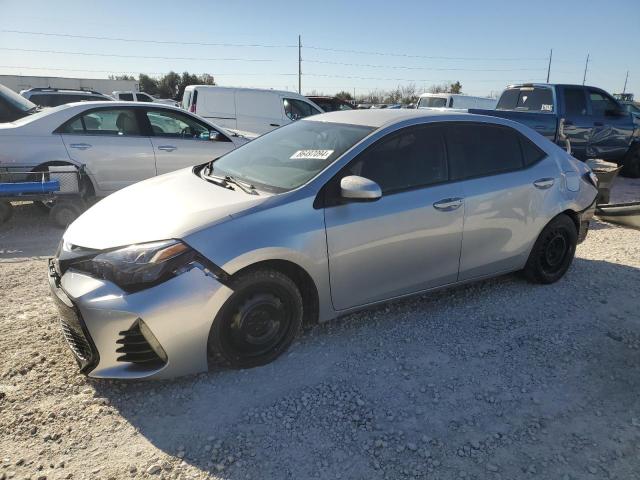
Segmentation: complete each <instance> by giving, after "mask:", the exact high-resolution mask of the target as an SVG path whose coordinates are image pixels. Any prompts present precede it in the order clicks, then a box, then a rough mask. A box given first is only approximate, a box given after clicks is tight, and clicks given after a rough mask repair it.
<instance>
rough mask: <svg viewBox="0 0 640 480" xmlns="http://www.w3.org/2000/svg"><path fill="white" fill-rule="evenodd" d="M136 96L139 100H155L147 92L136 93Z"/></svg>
mask: <svg viewBox="0 0 640 480" xmlns="http://www.w3.org/2000/svg"><path fill="white" fill-rule="evenodd" d="M136 97H138V101H139V102H153V98H151V97H150V96H149V95H147V94H146V93H136Z"/></svg>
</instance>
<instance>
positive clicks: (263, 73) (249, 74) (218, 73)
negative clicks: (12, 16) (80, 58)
mask: <svg viewBox="0 0 640 480" xmlns="http://www.w3.org/2000/svg"><path fill="white" fill-rule="evenodd" d="M0 68H15V69H22V70H50V71H53V72H56V71H58V72H90V73H109V74H118V73H121V74H140V73H142V74H145V75H166V74H167V72H139V71H134V70H89V69H85V68H53V67H27V66H24V65H0ZM203 73H208V72H203ZM227 75H232V76H236V75H238V76H240V75H242V76H256V77H257V76H265V75H279V76H296V75H298V74H297V73H278V72H266V73H265V72H262V73H244V72H243V73H224V72H222V73H221V72H216V73H215V75H214V76H227Z"/></svg>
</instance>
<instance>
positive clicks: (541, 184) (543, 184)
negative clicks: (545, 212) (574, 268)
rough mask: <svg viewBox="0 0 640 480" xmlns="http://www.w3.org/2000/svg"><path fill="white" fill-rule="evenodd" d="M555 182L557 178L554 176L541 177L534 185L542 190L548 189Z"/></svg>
mask: <svg viewBox="0 0 640 480" xmlns="http://www.w3.org/2000/svg"><path fill="white" fill-rule="evenodd" d="M554 183H555V180H554V179H553V178H539V179H538V180H536V181H535V182H533V185H534V187H536V188H539V189H540V190H546V189H547V188H551V187H552V186H553V184H554Z"/></svg>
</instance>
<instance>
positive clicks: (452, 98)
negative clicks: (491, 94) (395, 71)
mask: <svg viewBox="0 0 640 480" xmlns="http://www.w3.org/2000/svg"><path fill="white" fill-rule="evenodd" d="M496 103H498V100H497V99H495V98H486V97H472V96H471V95H460V94H457V93H423V94H422V95H420V100H418V108H454V109H460V110H466V109H468V108H484V109H486V110H493V109H495V108H496Z"/></svg>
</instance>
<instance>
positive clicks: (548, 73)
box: [547, 48, 553, 83]
mask: <svg viewBox="0 0 640 480" xmlns="http://www.w3.org/2000/svg"><path fill="white" fill-rule="evenodd" d="M552 58H553V48H552V49H551V51H550V52H549V67H548V68H547V83H549V75H550V74H551V59H552Z"/></svg>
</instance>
